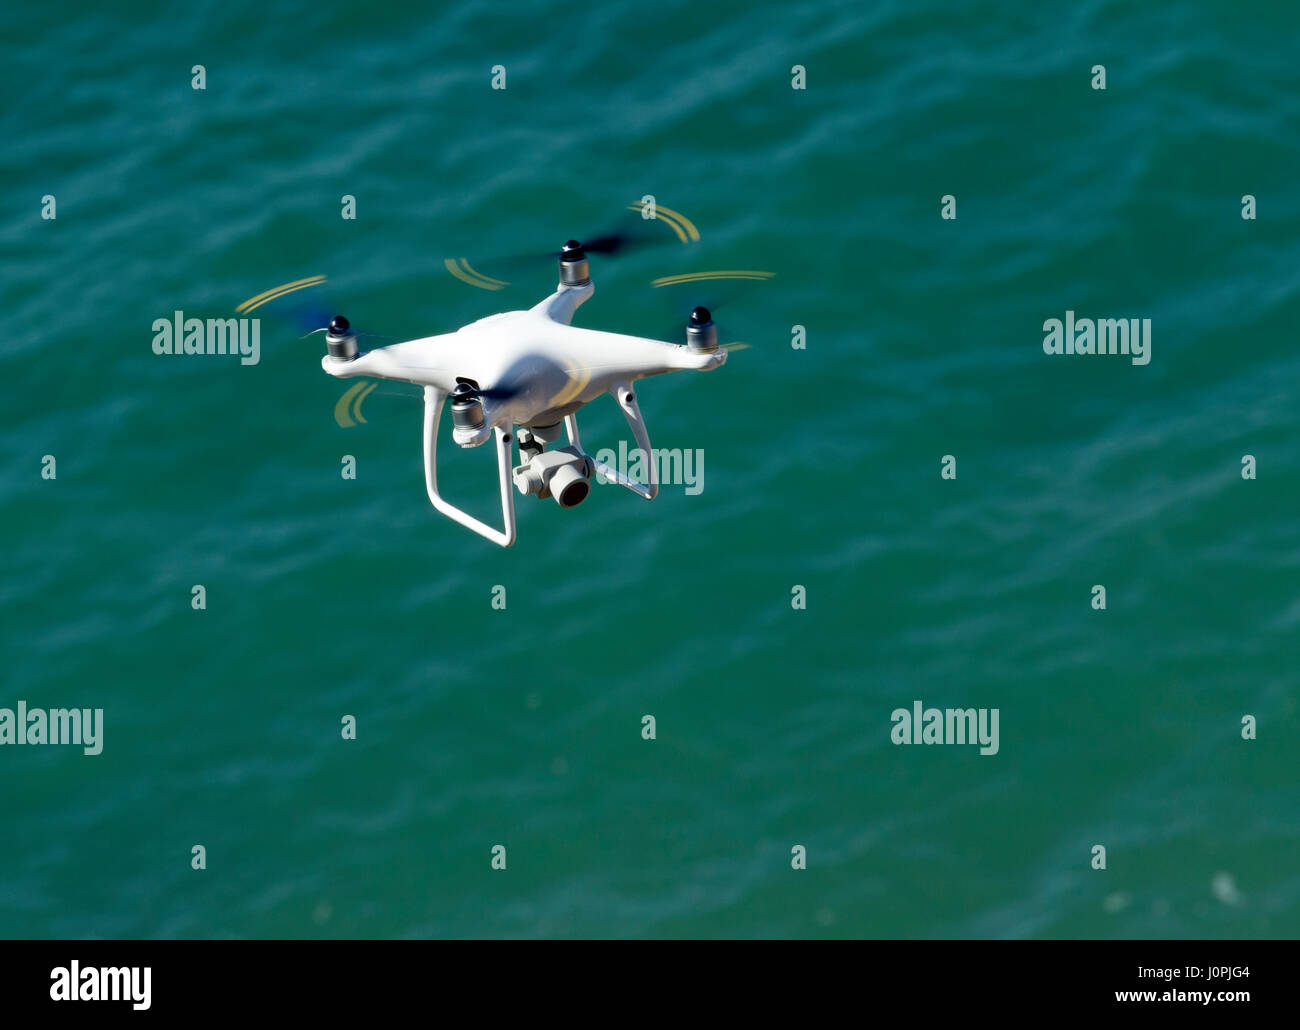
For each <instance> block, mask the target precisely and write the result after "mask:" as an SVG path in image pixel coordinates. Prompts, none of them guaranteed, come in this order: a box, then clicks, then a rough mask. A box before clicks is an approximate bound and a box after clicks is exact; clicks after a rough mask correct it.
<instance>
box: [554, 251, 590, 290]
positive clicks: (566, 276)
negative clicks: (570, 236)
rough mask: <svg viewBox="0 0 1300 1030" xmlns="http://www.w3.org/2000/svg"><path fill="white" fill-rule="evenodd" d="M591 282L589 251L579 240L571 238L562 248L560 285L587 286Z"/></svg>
mask: <svg viewBox="0 0 1300 1030" xmlns="http://www.w3.org/2000/svg"><path fill="white" fill-rule="evenodd" d="M589 282H591V270H590V268H589V267H588V266H587V252H586V251H585V250H583V248H582V244H581V243H579V242H578V241H577V240H569V242H568V243H566V244H565V245H564V247H563V248H562V249H561V250H560V285H561V286H586V285H587V283H589Z"/></svg>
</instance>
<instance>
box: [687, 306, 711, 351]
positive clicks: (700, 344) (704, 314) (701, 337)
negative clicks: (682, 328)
mask: <svg viewBox="0 0 1300 1030" xmlns="http://www.w3.org/2000/svg"><path fill="white" fill-rule="evenodd" d="M686 345H687V346H688V347H690V349H691V350H693V351H697V352H698V353H701V354H712V353H713V352H714V351H715V350H717V349H718V327H717V326H716V325H714V324H713V316H712V315H711V314H709V309H708V308H706V307H697V308H695V309H693V310H692V311H691V317H690V318H689V319H688V320H687V322H686Z"/></svg>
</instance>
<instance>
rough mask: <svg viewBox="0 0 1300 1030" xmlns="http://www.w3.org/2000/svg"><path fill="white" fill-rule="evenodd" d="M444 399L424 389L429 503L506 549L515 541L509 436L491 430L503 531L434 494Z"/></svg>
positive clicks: (503, 431) (501, 430)
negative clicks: (499, 484)
mask: <svg viewBox="0 0 1300 1030" xmlns="http://www.w3.org/2000/svg"><path fill="white" fill-rule="evenodd" d="M445 399H446V394H444V393H443V392H442V391H441V390H439V389H437V388H435V387H432V386H426V387H425V388H424V483H425V486H426V487H427V488H428V490H429V500H430V501H431V502H432V503H433V506H434V507H435V508H437V509H438V511H440V512H442V513H443V514H444V515H446V516H447V517H448V518H449V519H452V520H454V521H456V522H459V523H460V524H461V525H462V526H464V527H465V528H466V529H472V530H474V532H475V533H477V534H478V535H479V536H482V537H486V538H487V539H488V540H491V541H492V542H493V543H495V544H500V545H501V546H502V547H509V546H510V545H511V544H513V543H514V542H515V495H514V489H513V487H512V485H511V482H510V464H511V459H512V456H513V455H512V452H511V445H510V434H509V432H508V431H507V429H505V428H502V427H501V426H497V427H495V430H494V435H495V438H496V448H497V465H498V467H499V469H500V475H501V517H502V519H503V521H504V523H505V530H504V531H503V530H500V529H495V528H493V527H492V526H489V525H488V524H487V523H485V522H480V521H479V520H478V519H476V518H474V516H473V515H469V514H467V513H466V512H463V511H461V510H460V509H459V508H457V507H456V506H455V505H454V504H452V503H451V502H449V501H446V500H443V498H442V496H441V495H440V494H439V493H438V423H439V422H440V421H441V419H442V403H443V401H444V400H445Z"/></svg>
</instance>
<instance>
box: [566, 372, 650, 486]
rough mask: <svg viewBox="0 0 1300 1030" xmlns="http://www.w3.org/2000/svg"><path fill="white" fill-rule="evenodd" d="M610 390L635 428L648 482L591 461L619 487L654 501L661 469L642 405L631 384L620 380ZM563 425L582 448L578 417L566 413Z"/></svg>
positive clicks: (571, 440)
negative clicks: (646, 426)
mask: <svg viewBox="0 0 1300 1030" xmlns="http://www.w3.org/2000/svg"><path fill="white" fill-rule="evenodd" d="M609 392H610V393H611V394H613V395H614V400H616V401H618V406H619V407H620V408H622V409H623V414H624V415H625V416H626V418H627V424H628V426H630V427H631V429H632V435H633V436H634V437H636V445H637V446H638V447H640V448H641V452H642V453H643V454H644V455H645V462H646V482H645V483H638V482H637V481H636V480H635V479H632V478H631V477H630V476H628V475H626V474H625V473H623V472H620V471H619V470H618V469H616V468H614V467H613V466H610V465H606V464H605V463H604V462H603V461H597V460H596V459H595V458H593V459H592V461H593V462H594V464H595V466H596V471H597V472H598V473H600V475H602V476H604V477H605V478H606V479H609V480H612V481H613V482H615V483H617V484H618V485H619V486H625V487H627V488H628V489H629V490H631V491H632V492H633V493H634V494H636V495H637V496H638V497H644V498H645V499H646V500H647V501H653V500H654V499H655V497H656V496H657V495H658V493H659V470H658V468H657V467H656V466H657V464H658V463H657V462H656V461H655V460H654V455H653V453H652V452H651V450H650V435H649V434H648V433H647V432H646V428H645V419H643V418H642V417H641V408H640V405H638V404H637V402H636V394H635V393H633V392H632V386H631V384H630V383H619V384H618V385H617V386H615V387H614V388H613V389H611V390H610V391H609ZM564 427H565V429H567V430H568V432H569V443H571V444H573V446H574V447H576V448H578V450H580V451H581V450H582V441H581V440H580V439H579V438H578V418H577V416H576V415H566V416H565V419H564ZM583 453H586V452H585V451H584V452H583Z"/></svg>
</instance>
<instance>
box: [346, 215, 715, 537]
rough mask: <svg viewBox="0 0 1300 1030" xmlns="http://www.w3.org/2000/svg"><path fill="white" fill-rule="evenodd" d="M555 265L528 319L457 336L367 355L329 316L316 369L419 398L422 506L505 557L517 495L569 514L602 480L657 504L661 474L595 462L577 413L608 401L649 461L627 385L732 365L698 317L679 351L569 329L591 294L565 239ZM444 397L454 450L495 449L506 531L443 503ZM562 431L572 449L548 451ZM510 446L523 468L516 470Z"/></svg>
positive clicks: (702, 312) (483, 322)
mask: <svg viewBox="0 0 1300 1030" xmlns="http://www.w3.org/2000/svg"><path fill="white" fill-rule="evenodd" d="M593 252H598V251H593ZM559 265H560V281H559V286H558V288H557V289H556V291H555V292H554V293H553V294H551V295H550V296H549V297H547V298H546V299H545V300H543V301H542V302H541V303H539V304H536V305H534V306H533V307H531V308H529V309H528V310H527V311H506V312H502V313H500V314H496V315H489V316H488V317H486V318H481V319H479V320H478V321H476V322H471V323H470V324H469V325H467V326H465V327H464V328H462V329H459V330H457V331H456V332H453V333H443V334H441V335H439V336H426V337H423V338H421V339H418V340H408V341H406V342H403V343H394V344H391V345H389V346H385V347H377V348H375V349H373V350H368V351H361V350H359V349H358V345H357V334H356V332H355V331H354V330H353V329H352V326H351V324H350V323H349V322H348V320H347V319H346V318H344V317H343V316H342V315H335V316H334V318H333V319H332V321H331V322H330V324H329V327H328V330H327V331H326V335H325V346H326V350H327V352H328V353H327V354H326V355H325V357H323V358H322V359H321V367H322V368H323V369H324V370H325V371H326V372H327V373H329V374H330V375H332V376H336V377H338V378H347V377H351V376H368V377H372V378H376V379H388V380H394V381H398V382H405V383H413V384H415V385H417V386H422V387H423V388H424V480H425V486H426V488H427V489H428V493H429V500H430V502H432V504H433V506H434V508H436V509H437V510H438V511H439V512H441V513H442V514H443V515H446V516H447V517H448V518H450V519H453V520H454V521H456V522H458V523H460V525H462V526H464V527H466V528H467V529H472V530H473V531H474V532H475V533H478V534H479V535H480V536H482V537H485V538H486V539H488V540H491V541H492V542H494V543H496V544H500V545H501V546H502V547H510V546H511V545H512V544H513V543H514V542H515V535H516V529H515V499H514V491H515V490H518V491H519V493H520V494H522V495H524V496H528V495H530V494H531V495H533V496H536V497H538V498H540V499H545V498H553V499H554V500H555V501H556V503H558V504H559V505H560V507H561V508H573V507H575V506H577V505H578V504H581V503H582V502H583V501H584V500H585V499H586V497H587V494H588V493H589V492H590V489H591V478H592V476H593V475H597V474H599V475H600V476H601V477H602V478H604V479H606V480H609V481H612V482H616V483H618V484H619V485H620V486H623V487H626V488H627V489H628V490H631V491H632V492H633V493H635V494H636V495H638V496H639V497H642V498H644V499H645V500H647V501H652V500H654V498H655V496H656V495H657V494H658V493H659V482H658V475H657V471H656V469H655V465H656V463H655V462H653V461H647V462H646V467H647V473H646V477H645V480H646V481H645V482H638V481H637V480H634V479H632V478H630V477H629V476H627V475H626V474H625V473H623V472H622V471H620V470H618V469H616V468H613V467H611V466H609V465H607V464H606V463H604V462H601V461H597V460H596V459H595V458H593V457H592V456H591V455H589V454H588V453H587V452H586V451H584V450H583V448H582V440H581V438H580V437H579V435H578V419H577V411H578V409H579V408H581V407H583V406H584V405H586V404H589V403H591V402H592V401H594V400H596V399H597V398H599V397H601V396H603V395H604V394H610V395H611V396H613V398H614V400H615V401H616V402H617V404H618V406H619V408H620V409H622V411H623V414H624V416H625V417H626V418H627V423H628V426H629V428H630V429H631V430H632V435H633V436H634V437H635V438H636V442H637V446H638V447H640V448H641V450H642V451H643V452H644V453H645V455H646V456H647V457H648V456H649V455H650V453H651V450H650V437H649V434H648V433H647V432H646V425H645V419H644V418H643V417H642V415H641V408H640V405H639V404H638V403H637V398H636V392H635V390H634V388H633V384H635V383H636V382H637V381H638V380H640V379H645V378H647V377H648V376H656V375H663V374H665V373H668V372H677V371H681V370H683V369H694V370H696V371H700V372H706V371H709V370H710V369H714V368H717V367H719V366H720V365H722V364H723V363H724V362H726V360H727V351H726V350H725V349H724V348H720V347H719V346H718V330H717V326H716V325H715V324H714V322H713V317H712V315H711V314H710V313H709V310H708V309H707V308H705V307H702V306H700V307H696V308H694V309H693V310H692V311H691V313H690V316H689V318H688V320H687V324H686V342H685V343H684V344H675V343H667V342H665V341H662V340H652V339H647V338H644V337H639V336H626V335H623V334H622V333H610V332H602V331H600V330H596V329H581V328H578V327H577V326H574V325H572V324H571V323H572V320H573V313H574V312H575V311H577V309H578V307H579V306H580V305H582V304H583V303H584V302H585V301H587V300H588V299H589V298H590V297H591V295H592V293H593V292H594V291H595V287H594V285H593V284H592V282H591V274H590V269H589V266H588V261H587V250H586V249H585V248H584V247H583V245H582V244H580V243H579V242H578V241H576V240H569V241H568V242H567V243H565V244H564V246H563V248H562V249H561V250H560V253H559ZM448 398H450V399H451V421H452V439H453V440H454V441H455V442H456V443H457V444H459V445H460V446H461V447H465V448H470V447H478V446H480V445H481V444H484V443H486V442H487V441H488V440H489V439H493V440H494V445H495V448H496V452H497V465H498V468H499V473H500V488H501V515H502V520H503V528H501V529H497V528H496V527H495V526H490V525H488V524H487V523H485V522H482V521H480V520H479V519H476V518H475V517H474V516H472V515H470V514H468V513H467V512H465V511H462V510H461V509H460V508H458V507H456V505H454V504H452V503H451V502H450V501H448V500H447V499H446V498H444V497H443V496H442V495H441V494H440V493H439V492H438V460H437V451H438V427H439V425H440V423H441V421H442V409H443V405H444V403H445V402H446V401H447V399H448ZM561 423H563V427H564V432H565V433H567V436H568V445H567V446H554V445H555V444H556V443H557V441H559V439H560V434H561ZM516 427H517V428H518V432H517V434H516V432H515V430H516ZM516 435H517V443H518V447H519V457H520V461H521V464H519V465H514V463H513V461H514V450H513V447H514V442H515V437H516ZM548 448H549V449H548Z"/></svg>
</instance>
